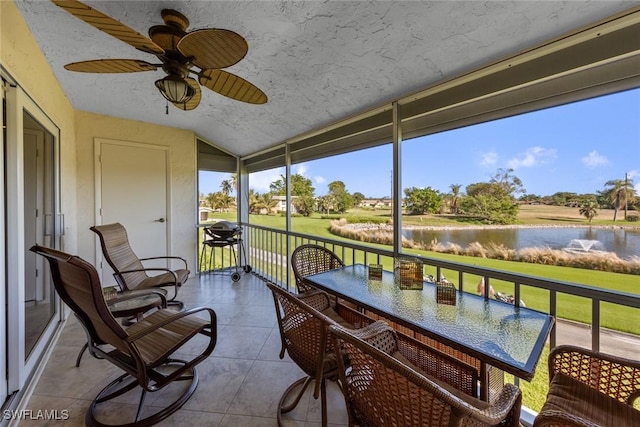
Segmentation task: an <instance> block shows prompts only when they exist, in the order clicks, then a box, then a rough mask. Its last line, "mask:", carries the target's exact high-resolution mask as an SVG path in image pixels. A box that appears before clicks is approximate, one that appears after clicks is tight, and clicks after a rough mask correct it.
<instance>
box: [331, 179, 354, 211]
mask: <svg viewBox="0 0 640 427" xmlns="http://www.w3.org/2000/svg"><path fill="white" fill-rule="evenodd" d="M328 196H330V197H331V198H332V199H333V202H334V206H333V209H334V210H335V211H336V212H338V213H344V212H346V211H347V209H351V208H352V207H353V197H352V196H351V194H349V192H348V191H347V187H346V185H344V182H342V181H333V182H331V183H329V194H328Z"/></svg>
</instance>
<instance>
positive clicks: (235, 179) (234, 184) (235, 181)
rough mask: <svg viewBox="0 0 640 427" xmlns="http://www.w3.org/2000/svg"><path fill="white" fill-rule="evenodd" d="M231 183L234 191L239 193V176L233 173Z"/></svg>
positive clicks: (230, 178)
mask: <svg viewBox="0 0 640 427" xmlns="http://www.w3.org/2000/svg"><path fill="white" fill-rule="evenodd" d="M229 181H230V182H231V186H232V187H233V191H235V192H236V193H237V192H238V174H237V173H232V174H231V176H230V177H229Z"/></svg>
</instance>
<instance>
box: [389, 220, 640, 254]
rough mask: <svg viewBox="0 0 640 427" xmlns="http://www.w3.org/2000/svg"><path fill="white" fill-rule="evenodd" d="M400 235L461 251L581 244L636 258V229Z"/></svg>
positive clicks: (639, 235)
mask: <svg viewBox="0 0 640 427" xmlns="http://www.w3.org/2000/svg"><path fill="white" fill-rule="evenodd" d="M402 234H403V236H404V237H406V238H407V239H412V240H414V241H416V242H423V243H429V242H431V241H433V240H434V239H437V241H438V242H441V243H455V244H458V245H460V246H461V247H463V248H464V247H466V246H468V245H469V244H470V243H473V242H479V243H481V244H483V245H486V244H489V243H491V242H493V243H495V244H502V245H504V246H505V247H507V248H511V249H521V248H528V247H540V248H551V249H564V248H567V247H568V246H570V244H571V246H573V247H580V244H579V243H584V245H585V249H589V248H590V249H591V250H603V251H608V252H615V253H616V254H617V255H618V256H619V257H620V258H624V259H629V258H630V257H631V256H634V255H635V256H640V229H625V228H613V227H612V228H595V227H594V228H591V227H584V228H583V227H541V228H499V229H498V228H483V229H470V228H467V229H446V230H430V229H405V230H403V231H402ZM574 240H580V241H583V242H575V241H574ZM572 241H574V242H572ZM587 241H590V242H587Z"/></svg>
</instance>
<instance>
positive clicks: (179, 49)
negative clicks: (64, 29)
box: [51, 0, 267, 111]
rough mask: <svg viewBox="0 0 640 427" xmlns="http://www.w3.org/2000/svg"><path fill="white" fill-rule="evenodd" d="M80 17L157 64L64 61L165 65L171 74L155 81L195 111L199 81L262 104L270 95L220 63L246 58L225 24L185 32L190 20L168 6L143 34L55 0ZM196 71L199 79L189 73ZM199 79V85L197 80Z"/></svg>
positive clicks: (102, 66)
mask: <svg viewBox="0 0 640 427" xmlns="http://www.w3.org/2000/svg"><path fill="white" fill-rule="evenodd" d="M51 1H52V2H53V3H54V4H56V5H57V6H59V7H61V8H62V9H64V10H66V11H67V12H69V13H70V14H72V15H73V16H75V17H76V18H79V19H81V20H83V21H84V22H86V23H87V24H89V25H91V26H93V27H95V28H97V29H99V30H100V31H103V32H105V33H107V34H109V35H111V36H113V37H115V38H117V39H119V40H121V41H123V42H125V43H127V44H129V45H131V46H133V47H135V48H136V49H138V50H141V51H143V52H147V53H151V54H153V55H155V56H156V57H157V58H158V59H159V60H160V63H159V64H152V63H149V62H146V61H142V60H139V59H96V60H91V61H81V62H73V63H71V64H67V65H65V66H64V68H66V69H67V70H70V71H79V72H84V73H133V72H139V71H155V70H157V69H158V68H159V67H161V68H162V69H163V70H164V72H165V73H167V76H166V77H164V78H163V79H160V80H157V81H156V82H155V85H156V87H157V88H158V90H159V91H160V93H161V94H162V96H164V97H165V98H166V99H167V101H169V102H171V103H172V104H173V105H174V106H176V107H177V108H179V109H181V110H185V111H188V110H193V109H194V108H196V107H197V106H198V104H200V99H201V97H202V94H201V91H200V85H202V86H204V87H206V88H207V89H210V90H212V91H214V92H217V93H219V94H221V95H224V96H226V97H229V98H232V99H235V100H238V101H243V102H248V103H251V104H264V103H266V102H267V95H265V93H264V92H262V91H261V90H260V89H259V88H257V87H256V86H254V85H253V84H251V83H249V82H248V81H246V80H245V79H243V78H241V77H239V76H236V75H235V74H231V73H229V72H227V71H224V70H221V68H226V67H230V66H232V65H233V64H236V63H237V62H238V61H240V60H241V59H242V58H244V57H245V55H246V54H247V51H248V49H249V48H248V45H247V42H246V40H245V39H244V38H243V37H242V36H241V35H239V34H237V33H235V32H233V31H230V30H224V29H218V28H215V29H201V30H193V31H187V27H188V26H189V20H188V19H187V18H186V17H185V16H184V15H183V14H181V13H180V12H177V11H175V10H171V9H164V10H163V11H162V12H161V16H162V19H163V20H164V25H154V26H153V27H151V28H149V37H145V36H143V35H142V34H140V33H138V32H137V31H135V30H133V29H131V28H129V27H128V26H126V25H124V24H122V23H120V22H119V21H116V20H115V19H114V18H111V17H110V16H107V15H105V14H104V13H102V12H99V11H97V10H95V9H93V8H91V7H89V6H87V5H86V4H84V3H82V2H80V1H77V0H51ZM192 74H193V75H195V76H196V77H197V80H196V79H194V78H192V77H190V75H192ZM198 83H199V84H198Z"/></svg>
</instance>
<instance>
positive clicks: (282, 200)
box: [271, 196, 298, 214]
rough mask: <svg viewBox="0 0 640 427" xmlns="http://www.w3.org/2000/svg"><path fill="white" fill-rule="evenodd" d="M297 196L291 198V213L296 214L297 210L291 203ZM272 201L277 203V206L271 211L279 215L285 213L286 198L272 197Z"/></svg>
mask: <svg viewBox="0 0 640 427" xmlns="http://www.w3.org/2000/svg"><path fill="white" fill-rule="evenodd" d="M297 198H298V196H291V202H292V203H291V206H290V210H291V213H292V214H294V213H298V209H296V207H295V206H294V205H293V201H294V200H295V199H297ZM272 199H273V200H275V201H277V202H278V204H277V205H276V206H275V207H274V208H273V209H271V210H272V211H273V212H274V213H280V212H286V211H287V197H286V196H273V197H272Z"/></svg>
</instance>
